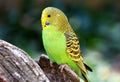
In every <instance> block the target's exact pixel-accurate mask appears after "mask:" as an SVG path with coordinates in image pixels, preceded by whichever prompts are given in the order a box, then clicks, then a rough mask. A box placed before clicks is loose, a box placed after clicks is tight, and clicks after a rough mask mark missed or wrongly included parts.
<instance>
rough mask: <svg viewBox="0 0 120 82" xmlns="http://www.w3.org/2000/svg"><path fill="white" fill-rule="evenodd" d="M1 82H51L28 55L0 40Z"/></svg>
mask: <svg viewBox="0 0 120 82" xmlns="http://www.w3.org/2000/svg"><path fill="white" fill-rule="evenodd" d="M0 82H49V80H48V79H47V77H46V76H45V74H44V72H43V71H42V70H41V68H40V67H39V65H38V64H37V63H36V62H35V61H34V60H33V59H32V58H30V56H29V55H28V54H27V53H25V52H24V51H23V50H21V49H19V48H17V47H15V46H13V45H11V44H9V43H7V42H5V41H3V40H0Z"/></svg>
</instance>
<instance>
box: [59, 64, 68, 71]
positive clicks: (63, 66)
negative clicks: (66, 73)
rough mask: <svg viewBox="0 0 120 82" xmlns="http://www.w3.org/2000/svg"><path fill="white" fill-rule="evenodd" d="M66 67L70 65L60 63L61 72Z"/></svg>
mask: <svg viewBox="0 0 120 82" xmlns="http://www.w3.org/2000/svg"><path fill="white" fill-rule="evenodd" d="M65 67H68V65H67V64H63V65H60V66H59V69H60V72H63V70H64V68H65Z"/></svg>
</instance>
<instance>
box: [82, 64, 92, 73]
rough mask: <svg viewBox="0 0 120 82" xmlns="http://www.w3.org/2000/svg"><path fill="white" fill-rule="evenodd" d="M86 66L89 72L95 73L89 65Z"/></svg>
mask: <svg viewBox="0 0 120 82" xmlns="http://www.w3.org/2000/svg"><path fill="white" fill-rule="evenodd" d="M84 66H85V68H86V69H87V70H88V71H90V72H92V71H93V70H92V69H91V68H90V67H89V66H88V65H87V64H85V63H84Z"/></svg>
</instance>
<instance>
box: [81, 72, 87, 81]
mask: <svg viewBox="0 0 120 82" xmlns="http://www.w3.org/2000/svg"><path fill="white" fill-rule="evenodd" d="M81 73H82V77H83V79H84V82H88V79H87V76H86V73H85V72H83V71H82V72H81Z"/></svg>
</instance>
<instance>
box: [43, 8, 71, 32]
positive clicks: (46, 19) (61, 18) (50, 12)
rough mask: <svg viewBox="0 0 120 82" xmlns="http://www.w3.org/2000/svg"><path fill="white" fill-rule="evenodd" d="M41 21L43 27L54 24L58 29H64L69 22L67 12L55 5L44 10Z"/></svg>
mask: <svg viewBox="0 0 120 82" xmlns="http://www.w3.org/2000/svg"><path fill="white" fill-rule="evenodd" d="M41 22H42V28H43V29H44V28H47V26H49V25H52V26H55V27H56V28H58V29H62V30H64V29H65V28H66V27H65V26H66V25H68V24H69V23H68V19H67V17H66V16H65V14H64V13H63V12H62V11H61V10H59V9H57V8H54V7H47V8H45V9H44V10H43V11H42V16H41Z"/></svg>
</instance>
